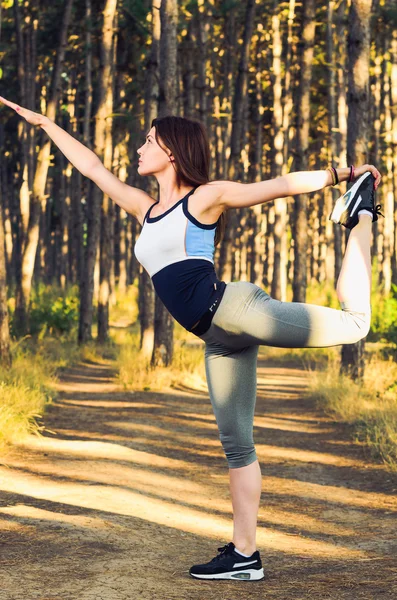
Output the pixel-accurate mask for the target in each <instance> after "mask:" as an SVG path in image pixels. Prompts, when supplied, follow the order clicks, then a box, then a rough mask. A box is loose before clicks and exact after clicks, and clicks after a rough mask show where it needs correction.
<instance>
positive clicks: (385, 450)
mask: <svg viewBox="0 0 397 600" xmlns="http://www.w3.org/2000/svg"><path fill="white" fill-rule="evenodd" d="M339 368H340V364H339V361H330V362H329V364H328V367H327V369H326V370H325V371H324V370H321V371H315V372H311V374H310V390H309V392H308V395H309V397H310V398H311V399H312V400H314V401H315V403H316V405H317V406H318V407H319V408H321V409H323V410H324V411H325V412H326V413H327V414H329V415H330V416H332V417H333V418H335V419H336V420H337V421H343V422H345V423H348V424H349V425H350V426H351V427H352V431H353V435H354V438H355V440H356V441H358V442H361V443H363V444H365V445H366V446H368V448H369V449H370V451H371V454H372V456H373V457H374V458H376V459H381V460H382V461H383V462H384V463H386V464H387V465H388V466H389V467H390V468H391V469H392V470H396V469H397V364H396V362H395V360H394V359H393V357H392V356H391V357H390V358H389V360H382V358H381V356H380V353H379V352H373V353H372V356H371V355H369V356H368V357H367V364H366V368H365V375H364V380H363V382H361V383H358V382H355V381H352V380H351V379H349V378H348V377H347V376H345V375H340V373H339Z"/></svg>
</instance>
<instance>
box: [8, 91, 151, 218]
mask: <svg viewBox="0 0 397 600" xmlns="http://www.w3.org/2000/svg"><path fill="white" fill-rule="evenodd" d="M0 102H2V103H3V104H6V105H7V106H9V107H10V108H12V109H14V110H15V111H16V112H17V113H18V114H19V115H20V116H21V117H24V118H25V119H26V121H27V122H28V123H30V124H32V125H38V126H40V127H41V128H42V129H44V131H45V132H46V133H47V135H48V136H49V137H50V138H51V139H52V141H53V142H54V144H55V145H56V146H57V147H58V148H59V149H60V151H61V152H62V154H64V155H65V156H66V158H67V159H68V160H69V161H70V162H71V163H72V165H73V166H74V167H76V169H78V170H79V171H80V173H82V174H83V175H84V176H85V177H88V178H89V179H91V180H92V181H93V182H94V183H95V184H96V185H97V186H98V187H99V188H100V189H101V190H102V191H103V192H104V193H105V194H107V195H108V196H109V197H110V198H111V199H112V200H114V202H116V204H118V205H119V206H121V208H123V209H124V210H125V211H127V212H128V213H130V214H132V215H134V216H135V217H136V218H137V219H138V221H139V222H140V223H142V221H143V217H144V215H145V214H146V211H147V210H148V208H149V207H150V205H151V204H153V199H152V198H151V197H150V196H149V194H147V193H146V192H144V191H143V190H140V189H139V188H134V187H132V186H130V185H127V184H126V183H123V182H122V181H120V179H118V178H117V177H116V176H115V175H113V173H111V172H110V171H109V170H108V169H106V167H105V166H104V165H103V163H102V162H101V160H100V158H99V157H98V156H97V155H96V154H95V152H93V151H92V150H90V149H89V148H87V147H86V146H84V144H82V143H81V142H79V141H78V140H76V139H75V138H74V137H73V136H71V135H70V134H69V133H67V131H65V130H64V129H62V127H59V125H57V124H56V123H54V122H53V121H51V119H49V118H48V117H46V116H45V115H41V114H40V113H35V112H33V111H31V110H29V109H27V108H23V107H21V106H19V105H18V104H15V103H14V102H11V101H9V100H6V99H5V98H2V97H1V96H0Z"/></svg>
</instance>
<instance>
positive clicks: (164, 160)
mask: <svg viewBox="0 0 397 600" xmlns="http://www.w3.org/2000/svg"><path fill="white" fill-rule="evenodd" d="M0 100H1V101H2V102H3V103H4V104H6V105H7V106H9V107H11V108H13V109H14V110H16V111H17V112H18V113H19V114H20V115H21V116H22V117H24V118H25V119H26V120H27V121H28V122H29V123H32V124H34V125H40V126H41V127H42V128H43V129H44V130H45V131H46V132H47V133H48V135H49V136H50V137H51V139H52V140H53V141H54V142H55V144H57V146H58V147H59V148H60V150H61V151H62V152H63V153H64V154H65V156H66V157H67V158H68V160H69V161H70V162H71V163H72V164H73V165H74V166H75V167H76V168H77V169H79V170H80V171H81V173H83V175H86V176H87V177H89V178H90V179H92V180H93V181H94V182H95V183H96V184H97V185H98V186H99V187H100V188H101V189H102V190H103V192H104V193H106V194H107V195H109V196H110V197H111V198H112V199H113V200H114V201H115V202H116V203H117V204H119V205H120V206H121V207H122V208H123V209H125V210H126V211H127V212H129V213H131V214H132V215H134V216H135V217H136V219H137V220H138V221H139V223H140V224H141V225H142V226H143V228H142V231H141V234H140V237H139V239H138V241H137V243H136V245H135V254H136V256H137V258H138V260H139V261H140V262H141V264H142V265H143V266H144V268H145V269H146V270H147V272H148V273H149V275H150V276H151V278H152V281H153V284H154V287H155V289H156V292H157V293H158V295H159V296H160V298H161V300H162V301H163V302H164V304H165V306H166V307H167V309H168V310H169V312H170V313H171V314H172V315H173V316H174V318H175V319H176V320H177V321H178V322H179V323H181V324H182V325H183V327H185V328H186V329H187V330H188V331H191V332H192V333H194V334H195V335H196V336H198V337H200V338H201V339H202V340H203V341H204V342H205V363H206V375H207V382H208V387H209V393H210V398H211V403H212V406H213V409H214V412H215V416H216V421H217V424H218V427H219V431H220V440H221V443H222V445H223V448H224V451H225V454H226V458H227V461H228V465H229V474H230V490H231V497H232V505H233V524H234V532H233V542H229V543H228V544H226V545H225V546H223V547H221V548H219V549H218V550H219V554H218V555H217V556H215V558H213V559H212V560H211V561H210V562H208V563H205V564H202V565H195V566H193V567H192V568H191V569H190V571H189V573H190V575H191V576H192V577H195V578H201V579H242V580H247V581H252V580H259V579H263V577H264V574H263V568H262V563H261V559H260V555H259V552H258V551H257V549H256V543H255V538H256V525H257V514H258V508H259V500H260V493H261V471H260V467H259V463H258V460H257V458H256V454H255V447H254V442H253V435H252V431H253V418H254V407H255V400H256V361H257V354H258V347H259V345H261V344H264V345H270V346H279V347H289V348H307V347H324V346H333V345H339V344H349V343H354V342H357V341H358V340H360V339H361V338H363V337H365V336H366V335H367V333H368V331H369V326H370V312H371V309H370V284H371V258H370V237H371V225H372V222H373V221H376V220H377V218H378V213H379V206H378V207H374V188H375V189H376V188H377V187H378V185H379V182H380V179H381V176H380V173H379V171H378V170H377V169H376V168H375V167H374V166H372V165H363V166H361V167H357V168H354V167H351V168H343V169H333V168H331V169H328V170H325V171H311V172H297V173H290V174H288V175H284V176H282V177H278V178H277V179H274V180H269V181H261V182H257V183H250V184H242V183H236V182H232V181H212V182H210V181H209V162H210V151H209V143H208V138H207V134H206V131H205V128H204V127H203V126H202V125H201V124H200V123H198V122H196V121H193V120H190V119H185V118H182V117H174V116H168V117H164V118H161V119H154V120H153V122H152V127H151V129H150V131H149V133H148V135H147V136H146V141H145V143H144V144H143V145H142V146H141V147H140V148H139V149H138V151H137V152H138V154H139V166H138V173H139V174H140V175H142V176H147V175H153V176H154V177H156V179H157V181H158V183H159V186H160V194H159V200H158V201H157V202H155V201H154V200H153V199H152V198H151V197H150V196H149V195H148V194H146V193H145V192H144V191H142V190H140V189H137V188H133V187H130V186H128V185H126V184H125V183H122V182H121V181H119V179H117V177H115V176H114V175H113V174H111V173H110V172H109V171H108V170H107V169H106V168H105V167H104V166H103V164H102V163H101V162H100V160H99V158H98V157H97V156H96V155H95V154H94V153H93V152H91V150H89V149H87V148H86V147H85V146H83V145H82V144H81V143H80V142H78V141H77V140H75V139H74V138H73V137H71V136H70V135H69V134H67V133H66V132H65V131H63V130H62V129H61V128H60V127H58V126H57V125H56V124H55V123H53V122H52V121H50V120H49V119H48V118H47V117H44V116H43V115H40V114H37V113H33V112H32V111H29V110H27V109H24V108H21V107H19V106H17V105H16V104H14V103H12V102H9V101H7V100H5V99H4V98H1V97H0ZM338 179H339V180H340V181H346V180H348V179H350V180H351V181H355V183H354V185H353V186H352V188H351V189H350V190H349V192H347V193H346V194H345V195H344V196H342V197H341V198H340V199H339V200H338V202H337V203H336V205H335V208H334V210H333V212H332V214H331V217H330V218H331V219H332V220H333V221H334V222H336V223H341V224H342V225H344V226H345V227H348V228H349V229H351V234H350V236H349V241H348V244H347V248H346V252H345V256H344V259H343V264H342V268H341V273H340V275H339V279H338V283H337V293H338V298H339V301H340V303H341V310H335V309H331V308H326V307H321V306H315V305H309V304H301V303H288V302H279V301H277V300H274V299H272V298H270V296H269V295H268V294H267V293H266V292H265V291H264V290H262V289H261V288H260V287H258V286H256V285H254V284H252V283H249V282H232V283H227V284H226V283H225V282H223V281H219V280H218V278H217V276H216V273H215V270H214V264H213V257H214V246H215V245H216V244H217V243H218V242H219V240H220V238H221V235H222V230H223V228H224V215H223V213H224V212H225V211H226V210H230V209H235V208H242V207H249V206H255V205H257V204H261V203H263V202H267V201H271V200H274V199H275V198H281V197H287V196H293V195H295V194H302V193H308V192H314V191H316V190H320V189H323V188H324V187H326V186H328V185H331V184H335V183H336V182H337V180H338Z"/></svg>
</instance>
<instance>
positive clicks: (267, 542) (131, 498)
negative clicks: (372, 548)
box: [0, 468, 366, 559]
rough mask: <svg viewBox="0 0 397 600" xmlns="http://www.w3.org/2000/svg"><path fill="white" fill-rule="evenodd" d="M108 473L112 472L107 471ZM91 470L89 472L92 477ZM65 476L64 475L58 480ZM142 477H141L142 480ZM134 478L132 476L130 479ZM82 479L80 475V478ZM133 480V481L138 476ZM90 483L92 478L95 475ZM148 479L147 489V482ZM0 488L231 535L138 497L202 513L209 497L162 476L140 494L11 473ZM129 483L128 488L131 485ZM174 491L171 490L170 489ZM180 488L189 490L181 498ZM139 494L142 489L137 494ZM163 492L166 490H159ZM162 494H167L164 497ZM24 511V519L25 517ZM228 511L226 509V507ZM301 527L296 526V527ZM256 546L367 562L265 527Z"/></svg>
mask: <svg viewBox="0 0 397 600" xmlns="http://www.w3.org/2000/svg"><path fill="white" fill-rule="evenodd" d="M112 470H113V469H112ZM92 472H93V470H91V473H92ZM64 475H65V472H64V470H63V476H64ZM145 475H146V477H145ZM134 476H137V474H136V473H134ZM80 477H81V475H80ZM137 477H138V476H137ZM95 479H96V480H97V472H96V470H95ZM149 479H150V483H149V481H148V480H149ZM0 483H1V488H2V489H3V490H4V491H7V492H10V493H18V494H21V495H24V496H26V494H28V495H29V497H32V498H36V499H42V500H46V501H51V502H56V503H61V504H67V505H69V506H78V507H83V508H86V509H90V510H99V511H103V512H109V513H112V514H119V515H124V516H131V517H134V518H138V519H145V520H146V521H149V522H151V523H157V524H158V525H163V526H167V527H173V528H175V529H177V530H180V531H184V532H188V533H192V534H197V535H200V536H203V535H204V536H206V537H208V538H209V539H216V540H218V539H222V538H223V539H229V538H230V535H231V520H230V516H229V514H228V515H227V517H223V516H220V515H211V514H205V513H203V512H202V511H201V510H198V509H197V508H192V507H186V506H184V505H182V504H181V503H180V502H178V503H175V502H172V500H171V499H158V498H155V497H150V495H149V494H148V493H143V490H144V489H145V487H146V488H147V487H148V486H149V487H150V489H151V490H152V491H153V492H154V491H157V493H158V492H159V491H160V493H164V494H169V492H170V490H172V493H173V495H174V496H175V498H178V499H179V500H180V499H181V497H182V498H183V497H184V495H185V494H186V495H187V497H188V498H192V491H193V489H194V490H196V491H195V493H194V496H193V499H194V502H195V503H196V502H197V501H200V500H201V502H202V503H203V508H209V506H208V505H209V502H210V500H211V498H210V496H209V495H208V492H207V495H206V494H202V493H200V491H199V490H200V487H201V486H197V485H195V484H192V483H191V482H187V481H181V480H177V479H175V478H171V479H169V478H168V477H167V476H164V475H158V474H156V473H153V472H152V473H150V474H143V473H141V474H140V478H139V477H138V479H137V480H136V482H135V483H136V485H137V486H138V488H139V492H135V491H131V490H126V489H124V487H122V486H120V485H107V486H104V485H90V486H89V487H88V488H87V484H86V483H70V482H65V481H57V482H56V481H53V480H51V479H49V478H48V477H44V476H40V475H32V474H27V473H20V472H18V471H16V470H15V469H12V468H8V469H4V468H0ZM130 483H131V482H130ZM176 484H177V485H178V489H175V485H176ZM185 486H186V487H188V488H190V493H188V494H187V493H186V490H185ZM142 488H143V489H142ZM164 488H165V489H164ZM165 490H166V491H165ZM227 504H228V503H226V502H223V503H221V506H222V508H224V509H227ZM25 508H26V513H25V512H24V511H25ZM13 509H14V510H15V507H12V508H11V507H6V508H3V509H0V513H3V512H4V511H5V513H6V514H12V511H13ZM17 510H18V516H25V517H28V516H29V510H30V508H28V507H23V508H21V507H19V508H18V509H17ZM229 510H230V506H229ZM64 518H65V515H63V514H62V515H60V514H59V513H55V512H54V513H53V519H55V520H57V519H60V520H63V519H64ZM300 526H301V525H300ZM257 541H258V544H259V545H260V546H261V547H263V548H268V549H272V550H277V551H282V552H285V553H288V554H303V555H310V556H317V557H320V556H321V557H335V558H336V557H338V558H341V557H342V558H344V559H358V558H360V557H362V558H364V557H365V556H366V554H365V552H361V551H358V550H354V549H351V548H348V547H345V546H343V545H341V544H338V545H336V544H334V543H328V542H324V541H319V540H314V539H312V538H305V537H302V536H300V535H298V534H296V535H291V534H286V533H283V532H280V531H277V530H273V529H272V528H270V527H266V528H264V527H258V537H257Z"/></svg>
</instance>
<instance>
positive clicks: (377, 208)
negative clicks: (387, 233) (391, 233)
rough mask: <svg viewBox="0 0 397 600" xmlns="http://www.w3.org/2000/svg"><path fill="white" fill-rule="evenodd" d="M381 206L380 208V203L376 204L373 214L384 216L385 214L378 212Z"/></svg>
mask: <svg viewBox="0 0 397 600" xmlns="http://www.w3.org/2000/svg"><path fill="white" fill-rule="evenodd" d="M381 208H382V205H381V204H377V205H376V206H375V209H374V214H376V215H380V216H381V217H383V218H385V215H383V214H382V213H381V212H380V209H381Z"/></svg>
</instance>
